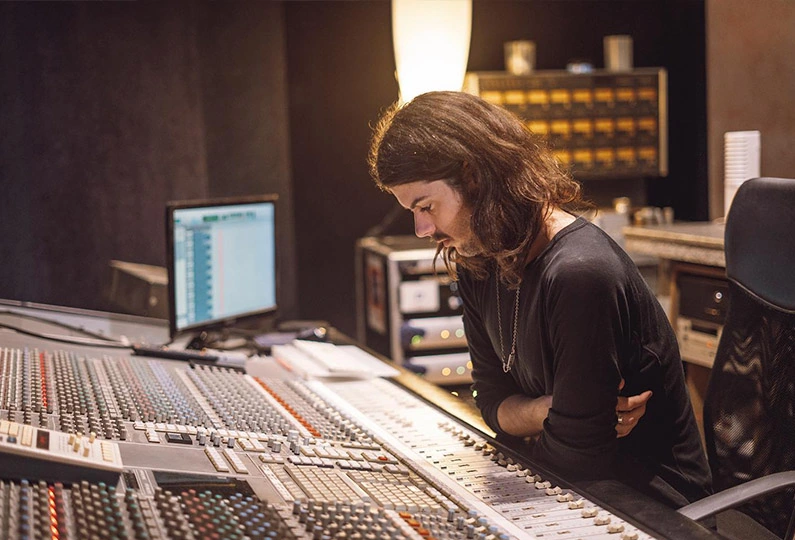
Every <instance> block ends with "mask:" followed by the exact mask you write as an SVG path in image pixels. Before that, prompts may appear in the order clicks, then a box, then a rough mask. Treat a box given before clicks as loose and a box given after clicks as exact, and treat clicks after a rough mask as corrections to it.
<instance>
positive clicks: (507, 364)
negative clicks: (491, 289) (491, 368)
mask: <svg viewBox="0 0 795 540" xmlns="http://www.w3.org/2000/svg"><path fill="white" fill-rule="evenodd" d="M496 283H497V329H498V330H499V332H500V360H501V361H502V370H503V371H504V372H505V373H508V372H509V371H511V367H513V362H514V360H515V359H516V331H517V329H518V323H519V292H520V291H521V290H522V284H521V282H520V283H519V287H518V288H517V289H516V299H515V300H514V303H513V334H512V337H511V352H510V353H509V354H508V358H505V346H504V345H503V341H502V315H501V311H502V309H501V308H500V276H499V274H497V276H496Z"/></svg>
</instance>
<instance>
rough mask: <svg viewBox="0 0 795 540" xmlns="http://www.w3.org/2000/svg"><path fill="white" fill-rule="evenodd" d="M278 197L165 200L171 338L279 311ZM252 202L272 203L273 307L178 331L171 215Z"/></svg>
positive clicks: (211, 329) (251, 196) (273, 195)
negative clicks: (186, 210) (192, 209)
mask: <svg viewBox="0 0 795 540" xmlns="http://www.w3.org/2000/svg"><path fill="white" fill-rule="evenodd" d="M278 199H279V196H278V195H277V194H275V193H266V194H261V195H245V196H237V197H217V198H206V199H191V200H177V201H168V202H167V203H166V271H167V273H168V330H169V335H170V337H171V338H172V339H174V338H175V337H177V336H179V335H183V334H186V333H188V332H196V331H204V330H206V331H214V330H221V329H223V328H228V327H230V326H232V325H233V324H235V323H237V322H239V321H242V320H244V319H253V318H255V317H263V316H266V315H273V314H275V313H276V312H277V311H278V308H279V289H280V287H279V281H280V272H279V233H278V226H277V221H278V210H279V205H278V204H277V201H278ZM252 203H272V204H273V221H274V246H273V249H274V262H275V268H274V272H275V277H276V296H275V301H276V304H275V305H274V306H273V307H269V308H267V309H261V310H256V311H248V312H245V313H238V314H236V315H232V316H229V317H222V318H218V319H212V320H208V321H202V322H200V323H196V324H191V325H188V326H184V327H182V328H177V302H176V287H175V283H174V212H175V211H176V210H184V209H188V208H203V207H208V208H209V207H216V206H239V205H244V204H252Z"/></svg>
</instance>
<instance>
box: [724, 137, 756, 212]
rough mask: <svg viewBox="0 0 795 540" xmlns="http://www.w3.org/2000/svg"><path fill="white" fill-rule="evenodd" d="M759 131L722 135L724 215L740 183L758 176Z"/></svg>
mask: <svg viewBox="0 0 795 540" xmlns="http://www.w3.org/2000/svg"><path fill="white" fill-rule="evenodd" d="M760 139H761V136H760V133H759V132H758V131H727V132H726V133H725V134H724V136H723V143H724V147H723V152H724V179H723V187H724V198H723V210H724V215H727V216H728V215H729V208H730V207H731V203H732V199H734V194H735V193H737V189H739V187H740V185H741V184H742V183H743V182H745V181H746V180H749V179H751V178H758V177H759V175H760V173H759V151H760Z"/></svg>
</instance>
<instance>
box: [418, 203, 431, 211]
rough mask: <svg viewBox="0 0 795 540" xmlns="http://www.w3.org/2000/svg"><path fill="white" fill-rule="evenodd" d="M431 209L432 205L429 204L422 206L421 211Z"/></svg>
mask: <svg viewBox="0 0 795 540" xmlns="http://www.w3.org/2000/svg"><path fill="white" fill-rule="evenodd" d="M430 211H431V206H430V205H428V206H420V212H430Z"/></svg>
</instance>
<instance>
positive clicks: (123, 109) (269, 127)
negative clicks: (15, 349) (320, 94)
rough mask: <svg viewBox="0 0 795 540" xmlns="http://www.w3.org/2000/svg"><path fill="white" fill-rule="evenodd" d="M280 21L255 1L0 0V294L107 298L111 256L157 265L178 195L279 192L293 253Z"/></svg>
mask: <svg viewBox="0 0 795 540" xmlns="http://www.w3.org/2000/svg"><path fill="white" fill-rule="evenodd" d="M283 19H284V17H283V10H282V6H281V4H278V3H267V2H257V3H250V4H248V3H246V4H240V5H239V6H237V7H236V8H235V9H234V10H231V9H227V8H226V7H225V6H224V5H221V4H218V3H212V2H161V3H151V2H140V3H139V2H133V3H126V2H59V3H36V2H32V3H4V4H0V70H2V76H0V123H1V124H2V126H3V128H2V129H1V130H0V182H2V191H3V196H2V197H0V216H2V217H0V238H2V240H0V260H2V261H3V268H2V270H0V298H7V299H15V300H24V301H34V302H45V303H51V304H58V305H66V306H75V307H83V308H93V309H103V308H105V307H106V305H105V302H104V299H103V290H104V289H105V287H107V285H108V280H109V275H110V273H109V268H108V262H109V261H110V260H111V259H120V260H125V261H131V262H137V263H146V264H154V265H160V266H163V265H165V259H166V257H165V255H166V254H165V223H164V213H165V212H164V209H165V204H166V201H169V200H178V199H196V198H207V197H215V196H228V195H237V194H249V193H251V194H253V193H263V192H276V193H279V194H280V196H281V199H282V204H281V205H280V208H279V220H280V230H281V232H282V235H283V238H282V239H281V240H282V241H281V244H282V250H281V255H282V257H283V260H284V262H285V265H286V266H287V267H288V268H289V267H292V266H294V264H293V263H292V259H294V241H293V238H292V223H293V219H292V200H291V197H292V196H291V190H290V184H291V183H290V174H289V146H288V141H287V123H286V119H287V101H286V100H287V92H286V83H285V79H286V74H285V73H286V70H285V65H284V32H283V28H284V22H283ZM239 36H242V37H239ZM284 275H285V277H286V279H285V281H284V282H283V283H282V290H281V293H282V297H283V301H284V302H285V305H286V306H287V307H288V311H289V310H290V306H292V310H293V311H295V304H296V298H295V282H294V280H291V279H290V278H291V276H292V273H290V272H284Z"/></svg>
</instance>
